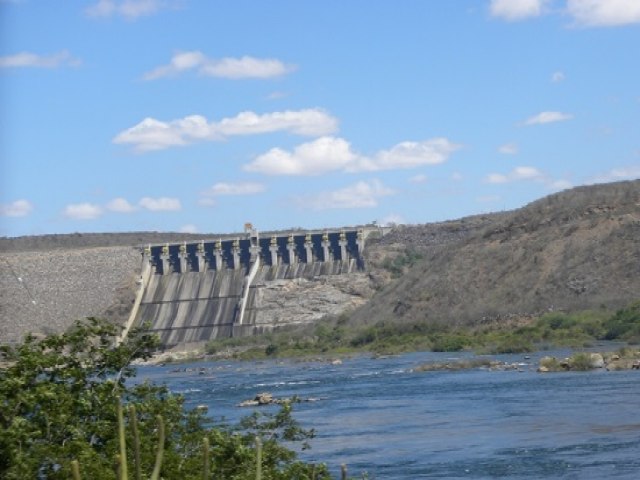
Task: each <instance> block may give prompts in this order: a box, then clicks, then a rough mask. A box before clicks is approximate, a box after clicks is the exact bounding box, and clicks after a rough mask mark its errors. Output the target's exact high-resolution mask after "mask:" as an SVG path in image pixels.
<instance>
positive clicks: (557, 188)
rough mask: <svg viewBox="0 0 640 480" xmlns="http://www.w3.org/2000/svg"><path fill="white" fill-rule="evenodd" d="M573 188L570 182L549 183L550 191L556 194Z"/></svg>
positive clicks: (551, 181)
mask: <svg viewBox="0 0 640 480" xmlns="http://www.w3.org/2000/svg"><path fill="white" fill-rule="evenodd" d="M572 187H573V184H572V183H571V182H570V181H569V180H550V181H549V182H547V188H548V189H549V190H553V191H554V192H558V191H560V190H567V189H568V188H572Z"/></svg>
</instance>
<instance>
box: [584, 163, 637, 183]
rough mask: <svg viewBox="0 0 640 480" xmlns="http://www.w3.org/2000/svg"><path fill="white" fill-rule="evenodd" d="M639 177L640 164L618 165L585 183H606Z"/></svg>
mask: <svg viewBox="0 0 640 480" xmlns="http://www.w3.org/2000/svg"><path fill="white" fill-rule="evenodd" d="M638 178H640V165H631V166H628V167H619V168H614V169H612V170H609V171H608V172H605V173H602V174H600V175H597V176H595V177H592V178H590V179H589V180H588V182H587V183H608V182H618V181H622V180H635V179H638Z"/></svg>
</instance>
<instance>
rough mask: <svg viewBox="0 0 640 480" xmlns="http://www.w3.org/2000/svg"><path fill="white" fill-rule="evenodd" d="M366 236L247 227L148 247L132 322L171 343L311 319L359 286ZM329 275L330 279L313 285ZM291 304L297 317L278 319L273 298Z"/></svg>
mask: <svg viewBox="0 0 640 480" xmlns="http://www.w3.org/2000/svg"><path fill="white" fill-rule="evenodd" d="M368 233H370V231H365V230H363V229H351V230H336V231H317V232H292V233H285V234H277V235H269V236H267V237H265V238H261V237H260V236H259V234H258V233H257V232H256V231H255V230H250V231H247V232H246V234H245V236H244V237H243V238H241V237H236V238H226V239H218V240H213V241H200V242H193V243H186V242H184V243H181V244H164V245H148V246H146V247H145V248H144V250H143V276H142V279H143V280H142V285H141V288H142V289H144V291H143V293H142V295H141V300H140V302H139V305H137V306H136V307H134V313H133V315H132V322H133V324H134V325H137V326H143V325H146V328H147V329H148V330H149V331H151V332H154V333H157V334H158V335H159V336H160V338H161V341H162V344H163V345H164V346H165V347H167V348H171V347H175V346H177V345H186V344H191V343H197V342H205V341H208V340H211V339H215V338H224V337H233V336H245V335H253V334H256V333H261V332H263V331H266V330H269V329H272V328H277V327H278V326H281V325H283V324H291V323H304V322H306V321H314V320H317V319H318V317H319V316H320V317H321V316H322V315H324V314H327V313H331V312H332V309H331V304H332V303H336V304H338V303H340V302H341V301H345V300H348V298H347V297H349V294H346V293H345V294H344V295H346V297H345V298H342V296H341V295H342V292H344V291H346V290H349V288H351V289H352V290H353V289H354V288H355V289H356V290H357V289H358V288H360V287H358V286H357V284H358V283H359V282H360V283H362V278H361V277H362V276H363V272H364V270H365V264H364V261H363V257H362V252H363V249H364V240H365V236H366V235H367V234H368ZM145 271H146V273H147V275H146V280H145ZM330 277H332V278H333V280H334V281H330V282H322V281H321V282H319V283H318V280H319V279H326V278H330ZM337 277H341V278H340V280H338V281H335V280H336V279H337ZM350 284H352V285H350ZM362 288H366V287H362ZM302 292H307V293H309V294H308V295H306V294H303V293H302ZM274 293H275V295H274ZM287 293H288V294H289V295H287ZM351 293H353V292H351ZM356 296H357V295H356ZM274 297H275V298H274ZM274 302H275V304H274ZM292 302H293V303H294V304H295V303H297V304H298V305H297V307H298V308H297V311H298V316H297V317H296V318H295V319H289V320H288V321H286V320H284V319H279V317H278V313H277V311H278V303H279V304H280V305H281V306H282V307H284V306H285V303H289V304H290V303H292ZM305 304H307V305H306V307H305ZM294 306H295V305H294ZM343 306H344V305H341V308H343ZM305 309H310V311H305ZM295 310H296V309H295V308H294V311H295ZM314 312H315V313H316V314H314ZM280 320H282V321H280Z"/></svg>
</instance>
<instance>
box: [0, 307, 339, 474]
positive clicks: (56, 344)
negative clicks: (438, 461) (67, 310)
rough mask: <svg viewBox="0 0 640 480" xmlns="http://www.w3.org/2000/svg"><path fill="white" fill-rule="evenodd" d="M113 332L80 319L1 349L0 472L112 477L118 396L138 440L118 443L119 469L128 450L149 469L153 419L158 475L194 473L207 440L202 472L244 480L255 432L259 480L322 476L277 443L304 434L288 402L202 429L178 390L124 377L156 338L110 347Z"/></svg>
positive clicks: (251, 465)
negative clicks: (272, 411)
mask: <svg viewBox="0 0 640 480" xmlns="http://www.w3.org/2000/svg"><path fill="white" fill-rule="evenodd" d="M116 333H117V329H116V328H115V327H114V326H112V325H110V324H107V323H105V322H101V321H99V320H96V319H89V321H88V322H85V323H78V324H77V325H76V327H75V328H74V329H72V330H71V331H69V332H67V333H65V334H63V335H54V336H50V337H47V338H45V339H42V340H38V339H36V338H34V337H28V338H26V340H25V342H24V343H23V344H21V345H19V346H17V347H15V348H9V347H2V357H3V358H2V361H3V365H4V366H3V367H2V368H0V478H3V479H7V480H11V479H16V480H18V479H20V480H22V479H26V478H33V479H68V478H72V475H73V472H72V464H73V462H74V461H77V462H78V465H79V466H80V470H81V472H82V478H85V479H86V478H90V479H92V480H102V479H114V478H116V473H115V472H116V470H117V468H116V464H115V459H116V455H117V454H118V453H120V449H119V441H118V430H119V428H118V405H119V404H120V399H122V402H123V403H124V404H125V405H126V409H127V411H129V412H131V411H133V412H134V413H133V415H135V418H134V417H131V416H128V417H126V418H125V420H124V421H125V422H126V423H127V424H128V425H129V426H128V427H127V429H126V443H127V444H128V445H136V439H135V437H136V436H137V438H138V440H137V442H138V447H136V448H135V449H127V451H126V457H127V459H126V462H127V465H129V466H130V467H129V468H128V470H129V471H133V470H132V468H131V465H134V463H136V462H135V461H134V460H135V459H134V452H136V451H137V453H138V454H139V457H140V459H139V466H140V469H141V471H142V472H152V471H153V469H154V466H155V461H156V450H157V446H158V436H159V434H158V418H159V417H161V418H162V419H163V423H164V426H165V431H166V436H165V441H164V442H163V445H164V452H163V461H162V470H161V475H160V476H161V478H165V479H181V480H189V479H196V478H197V479H202V478H203V471H204V466H203V450H202V449H203V445H204V444H206V443H208V445H209V446H210V447H209V449H210V451H209V455H208V456H207V469H208V471H209V472H210V475H211V476H210V477H209V478H224V479H254V478H256V467H257V465H256V449H255V444H256V443H255V442H256V437H258V438H259V439H260V442H259V443H260V444H261V459H262V461H261V475H262V478H264V479H304V478H311V476H312V475H313V476H314V478H318V479H322V478H329V476H328V474H327V471H326V468H325V467H324V466H322V465H311V464H306V463H303V462H300V461H297V460H296V454H295V452H293V451H292V450H290V449H288V448H286V447H284V446H283V445H282V441H283V440H284V441H298V440H305V439H308V438H310V437H311V436H313V432H308V431H305V430H302V429H301V428H300V427H299V426H298V425H297V424H296V422H295V421H294V420H293V419H292V417H291V407H290V406H288V405H285V406H284V407H283V409H282V411H281V412H279V413H278V414H277V415H275V416H273V417H267V418H266V419H263V418H256V417H254V418H253V420H252V421H251V422H245V426H244V428H242V429H240V428H239V427H238V428H235V429H232V428H228V427H224V426H213V427H212V426H210V425H208V420H207V419H206V418H205V417H204V416H203V414H202V413H200V412H198V411H190V412H187V411H185V409H184V407H183V399H182V397H180V396H177V395H173V394H171V393H170V392H169V391H168V390H167V389H166V388H165V387H162V386H156V385H152V384H149V383H141V384H137V385H134V386H129V385H127V380H128V379H130V378H131V377H133V376H134V375H135V370H134V369H133V368H132V367H131V362H132V361H133V360H134V359H136V358H146V357H148V356H149V353H150V351H152V350H153V349H154V348H155V347H156V343H155V340H154V339H153V338H152V337H149V336H145V335H141V334H137V335H133V336H131V337H130V339H129V340H128V341H127V342H125V343H123V344H121V345H120V346H117V347H114V346H113V338H114V336H115V335H116ZM132 406H133V407H134V408H131V407H132ZM133 425H135V427H136V428H135V430H137V432H136V435H135V436H134V432H133V431H132V427H133Z"/></svg>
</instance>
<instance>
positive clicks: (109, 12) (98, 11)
mask: <svg viewBox="0 0 640 480" xmlns="http://www.w3.org/2000/svg"><path fill="white" fill-rule="evenodd" d="M169 5H170V2H168V1H165V0H120V1H116V0H99V1H98V2H97V3H95V4H93V5H91V6H90V7H87V8H86V9H85V14H86V15H87V16H89V17H94V18H106V17H112V16H114V15H120V16H122V17H125V18H126V19H127V20H135V19H136V18H138V17H144V16H148V15H153V14H154V13H157V12H158V11H160V10H162V9H164V8H167V7H169Z"/></svg>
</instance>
